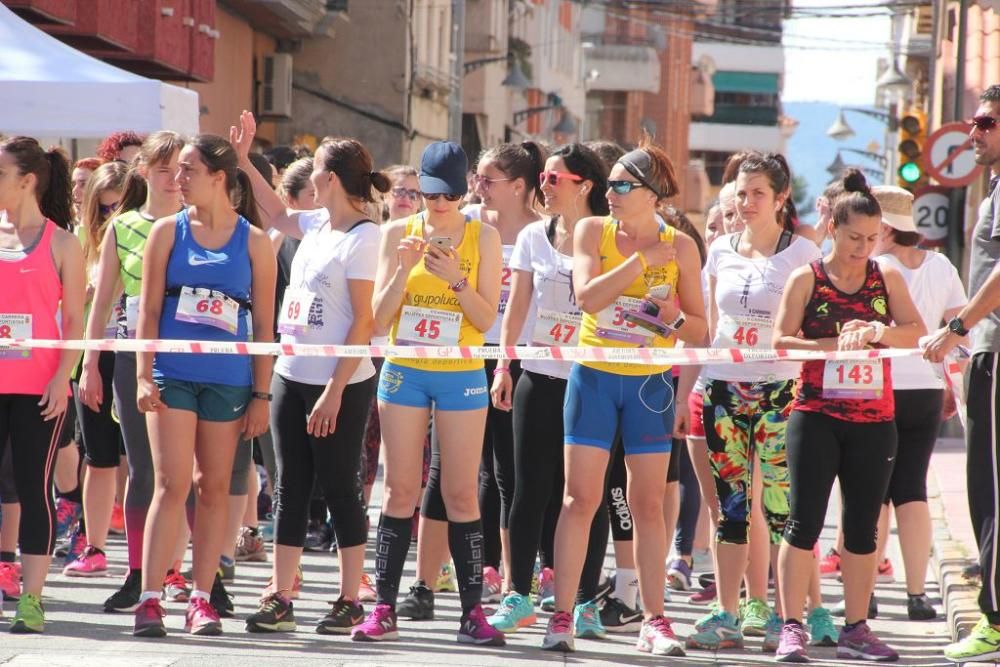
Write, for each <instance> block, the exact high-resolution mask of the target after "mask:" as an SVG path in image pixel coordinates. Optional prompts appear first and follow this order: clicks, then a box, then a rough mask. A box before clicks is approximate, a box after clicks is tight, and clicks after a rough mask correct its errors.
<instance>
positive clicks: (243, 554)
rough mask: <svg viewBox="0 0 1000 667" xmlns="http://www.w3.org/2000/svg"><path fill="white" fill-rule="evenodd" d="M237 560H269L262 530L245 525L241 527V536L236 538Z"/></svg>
mask: <svg viewBox="0 0 1000 667" xmlns="http://www.w3.org/2000/svg"><path fill="white" fill-rule="evenodd" d="M236 561H237V562H239V563H243V562H256V563H266V562H267V549H266V548H265V546H264V538H263V537H261V535H260V530H258V529H257V528H251V527H249V526H244V527H242V528H240V536H239V537H238V538H236Z"/></svg>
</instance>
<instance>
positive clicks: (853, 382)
mask: <svg viewBox="0 0 1000 667" xmlns="http://www.w3.org/2000/svg"><path fill="white" fill-rule="evenodd" d="M882 368H883V366H882V360H881V359H847V360H843V361H834V360H830V361H827V362H826V365H825V366H824V368H823V398H855V399H873V398H881V397H882V390H883V381H884V377H883V373H882Z"/></svg>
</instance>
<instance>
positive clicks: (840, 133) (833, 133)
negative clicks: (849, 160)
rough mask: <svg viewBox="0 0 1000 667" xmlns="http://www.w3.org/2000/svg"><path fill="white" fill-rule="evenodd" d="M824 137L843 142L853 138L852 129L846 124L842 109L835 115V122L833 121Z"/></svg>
mask: <svg viewBox="0 0 1000 667" xmlns="http://www.w3.org/2000/svg"><path fill="white" fill-rule="evenodd" d="M826 135H827V136H828V137H831V138H833V139H836V140H837V141H843V140H844V139H848V138H850V137H853V136H854V129H853V128H852V127H851V126H850V125H848V124H847V120H846V119H845V118H844V110H843V109H841V110H840V111H839V112H838V113H837V120H835V121H833V125H831V126H830V129H828V130H827V131H826Z"/></svg>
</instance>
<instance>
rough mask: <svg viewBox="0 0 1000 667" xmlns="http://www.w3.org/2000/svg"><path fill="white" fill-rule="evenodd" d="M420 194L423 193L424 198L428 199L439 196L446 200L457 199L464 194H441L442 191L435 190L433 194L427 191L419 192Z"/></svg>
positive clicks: (432, 199)
mask: <svg viewBox="0 0 1000 667" xmlns="http://www.w3.org/2000/svg"><path fill="white" fill-rule="evenodd" d="M421 194H423V197H424V199H426V200H428V201H437V200H438V199H439V198H440V197H444V198H445V199H447V200H448V201H458V200H459V199H461V198H462V197H463V196H464V195H446V194H443V193H440V192H436V193H434V194H429V193H426V192H424V193H421Z"/></svg>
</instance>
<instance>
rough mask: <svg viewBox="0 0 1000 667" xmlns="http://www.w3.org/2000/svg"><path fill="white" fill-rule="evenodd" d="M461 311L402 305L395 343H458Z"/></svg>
mask: <svg viewBox="0 0 1000 667" xmlns="http://www.w3.org/2000/svg"><path fill="white" fill-rule="evenodd" d="M461 328H462V313H457V312H454V311H450V310H436V309H434V308H418V307H416V306H403V310H402V312H400V314H399V327H397V329H396V344H397V345H458V337H459V332H460V331H461Z"/></svg>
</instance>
